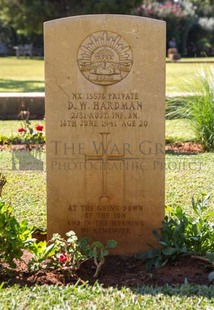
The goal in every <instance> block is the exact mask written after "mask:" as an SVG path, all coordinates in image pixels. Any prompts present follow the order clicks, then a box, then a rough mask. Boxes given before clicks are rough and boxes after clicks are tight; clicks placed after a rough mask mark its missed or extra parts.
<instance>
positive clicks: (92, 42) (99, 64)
mask: <svg viewBox="0 0 214 310" xmlns="http://www.w3.org/2000/svg"><path fill="white" fill-rule="evenodd" d="M78 65H79V69H80V71H81V73H82V74H83V75H84V77H85V78H86V79H87V80H89V81H90V82H92V83H95V84H99V85H111V84H115V83H117V82H119V81H121V80H123V79H124V78H125V77H126V76H127V75H128V73H129V72H130V70H131V67H132V50H131V47H130V45H129V44H128V43H127V41H126V40H125V39H124V38H122V36H121V35H119V34H118V33H114V32H110V31H99V32H94V33H93V34H91V35H89V36H88V37H87V38H86V39H85V40H84V41H83V42H82V44H81V46H80V48H79V51H78Z"/></svg>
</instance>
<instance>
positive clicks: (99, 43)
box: [45, 15, 165, 255]
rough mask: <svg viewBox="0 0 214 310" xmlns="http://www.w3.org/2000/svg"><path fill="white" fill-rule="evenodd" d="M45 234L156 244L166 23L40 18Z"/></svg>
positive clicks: (133, 248) (122, 244)
mask: <svg viewBox="0 0 214 310" xmlns="http://www.w3.org/2000/svg"><path fill="white" fill-rule="evenodd" d="M45 75H46V133H47V208H48V215H47V216H48V235H49V237H51V235H52V233H54V232H59V233H61V234H64V233H65V232H67V231H69V230H71V229H72V230H74V231H75V232H76V233H77V235H78V236H79V237H83V236H90V237H91V238H92V239H93V240H100V241H102V242H104V243H105V242H106V240H109V239H114V240H116V241H117V242H118V247H117V248H116V250H114V253H117V254H126V255H131V254H133V253H136V252H139V251H142V250H145V249H147V248H148V243H153V244H154V243H155V240H154V238H153V236H152V230H153V229H158V228H160V227H161V221H162V220H163V216H164V144H165V139H164V124H165V113H164V112H165V111H164V110H165V104H164V103H165V23H164V22H162V21H158V20H152V19H146V18H141V17H133V16H124V15H95V16H93V15H91V16H77V17H69V18H64V19H59V20H54V21H50V22H47V23H45Z"/></svg>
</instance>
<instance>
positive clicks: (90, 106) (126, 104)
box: [59, 92, 148, 127]
mask: <svg viewBox="0 0 214 310" xmlns="http://www.w3.org/2000/svg"><path fill="white" fill-rule="evenodd" d="M143 107H144V105H143V101H142V100H141V99H140V96H139V93H127V92H122V93H86V94H82V93H72V94H71V96H70V99H69V100H68V102H67V103H66V117H65V118H63V119H60V120H59V122H60V123H59V125H60V127H147V126H148V121H147V120H145V119H143Z"/></svg>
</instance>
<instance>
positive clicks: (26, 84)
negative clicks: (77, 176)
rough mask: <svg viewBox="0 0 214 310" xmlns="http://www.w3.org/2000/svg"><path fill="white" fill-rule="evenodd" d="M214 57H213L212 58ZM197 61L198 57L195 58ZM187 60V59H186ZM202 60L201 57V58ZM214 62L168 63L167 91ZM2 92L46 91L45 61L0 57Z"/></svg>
mask: <svg viewBox="0 0 214 310" xmlns="http://www.w3.org/2000/svg"><path fill="white" fill-rule="evenodd" d="M212 59H213V58H212ZM194 60H195V61H196V59H195V58H194ZM186 61H187V60H186ZM199 61H201V58H199ZM207 65H208V66H214V63H213V64H206V62H205V59H204V64H198V65H196V63H185V62H184V63H179V62H177V63H167V64H166V92H167V93H169V92H179V91H181V90H182V89H184V90H185V83H184V82H183V81H184V80H185V79H188V80H192V79H193V78H194V75H195V74H197V70H198V68H201V67H205V66H207ZM0 68H1V70H0V92H40V91H44V61H43V60H41V59H21V58H20V59H17V58H15V57H0Z"/></svg>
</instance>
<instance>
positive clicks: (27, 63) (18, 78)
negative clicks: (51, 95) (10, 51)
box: [0, 57, 44, 92]
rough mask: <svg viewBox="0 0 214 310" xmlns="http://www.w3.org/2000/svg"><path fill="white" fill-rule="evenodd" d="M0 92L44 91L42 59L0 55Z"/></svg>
mask: <svg viewBox="0 0 214 310" xmlns="http://www.w3.org/2000/svg"><path fill="white" fill-rule="evenodd" d="M0 68H1V70H0V92H40V91H44V61H43V60H41V59H21V58H20V59H17V58H15V57H0Z"/></svg>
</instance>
